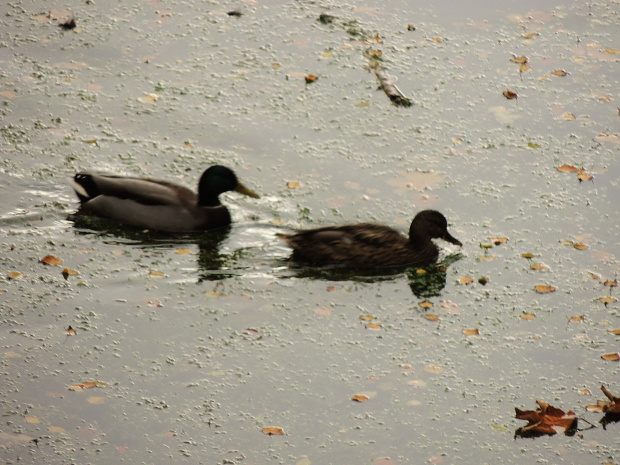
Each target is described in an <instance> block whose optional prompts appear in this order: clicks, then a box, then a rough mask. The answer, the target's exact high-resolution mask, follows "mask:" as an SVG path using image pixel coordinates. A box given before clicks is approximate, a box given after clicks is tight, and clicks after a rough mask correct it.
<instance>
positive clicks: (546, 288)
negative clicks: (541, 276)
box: [534, 284, 557, 294]
mask: <svg viewBox="0 0 620 465" xmlns="http://www.w3.org/2000/svg"><path fill="white" fill-rule="evenodd" d="M534 289H536V292H538V293H539V294H548V293H549V292H555V291H556V290H557V287H555V286H550V285H548V284H536V286H534Z"/></svg>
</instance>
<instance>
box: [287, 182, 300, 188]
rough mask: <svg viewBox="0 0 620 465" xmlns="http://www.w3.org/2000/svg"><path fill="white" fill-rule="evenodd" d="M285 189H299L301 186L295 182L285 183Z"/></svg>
mask: <svg viewBox="0 0 620 465" xmlns="http://www.w3.org/2000/svg"><path fill="white" fill-rule="evenodd" d="M286 187H288V188H289V189H299V188H300V187H301V184H300V183H298V182H297V181H289V182H287V183H286Z"/></svg>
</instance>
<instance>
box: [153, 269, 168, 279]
mask: <svg viewBox="0 0 620 465" xmlns="http://www.w3.org/2000/svg"><path fill="white" fill-rule="evenodd" d="M149 276H150V277H151V278H165V277H166V275H165V274H164V273H162V272H161V271H155V270H151V272H150V273H149Z"/></svg>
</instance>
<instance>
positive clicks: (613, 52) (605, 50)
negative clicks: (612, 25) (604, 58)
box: [603, 48, 620, 55]
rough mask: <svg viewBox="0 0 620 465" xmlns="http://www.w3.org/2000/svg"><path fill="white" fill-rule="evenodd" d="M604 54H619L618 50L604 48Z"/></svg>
mask: <svg viewBox="0 0 620 465" xmlns="http://www.w3.org/2000/svg"><path fill="white" fill-rule="evenodd" d="M603 51H604V52H605V53H609V54H612V55H616V54H618V53H620V50H618V49H617V48H606V49H604V50H603Z"/></svg>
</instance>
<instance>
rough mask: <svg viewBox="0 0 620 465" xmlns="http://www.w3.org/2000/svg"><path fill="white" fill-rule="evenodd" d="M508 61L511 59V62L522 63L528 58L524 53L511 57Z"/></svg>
mask: <svg viewBox="0 0 620 465" xmlns="http://www.w3.org/2000/svg"><path fill="white" fill-rule="evenodd" d="M510 61H512V62H513V63H519V64H520V65H523V64H525V63H527V61H528V59H527V57H526V56H525V55H523V56H520V57H513V58H511V59H510Z"/></svg>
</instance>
